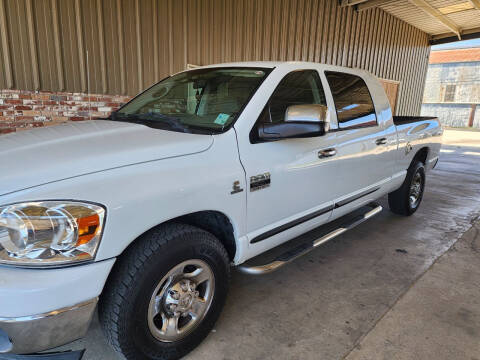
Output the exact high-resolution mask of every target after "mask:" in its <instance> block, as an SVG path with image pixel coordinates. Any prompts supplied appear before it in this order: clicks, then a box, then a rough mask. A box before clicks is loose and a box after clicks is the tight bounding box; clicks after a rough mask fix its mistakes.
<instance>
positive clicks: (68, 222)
mask: <svg viewBox="0 0 480 360" xmlns="http://www.w3.org/2000/svg"><path fill="white" fill-rule="evenodd" d="M104 218H105V209H104V208H103V207H101V206H98V205H94V204H89V203H82V202H75V201H41V202H29V203H21V204H13V205H6V206H2V207H0V264H12V265H20V266H30V265H33V266H49V265H61V264H70V263H72V262H79V261H87V260H92V259H93V258H94V257H95V253H96V251H97V248H98V244H99V243H100V238H101V235H102V228H103V221H104Z"/></svg>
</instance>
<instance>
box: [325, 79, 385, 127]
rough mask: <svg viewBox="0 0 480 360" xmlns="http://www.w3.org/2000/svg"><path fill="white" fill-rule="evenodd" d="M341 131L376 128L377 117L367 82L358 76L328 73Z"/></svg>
mask: <svg viewBox="0 0 480 360" xmlns="http://www.w3.org/2000/svg"><path fill="white" fill-rule="evenodd" d="M325 76H326V78H327V81H328V85H329V86H330V90H331V92H332V97H333V102H334V103H335V110H336V112H337V121H338V128H339V130H347V129H355V128H363V127H370V126H376V125H377V124H378V123H377V116H376V114H375V106H374V104H373V100H372V96H371V95H370V91H369V90H368V86H367V84H366V83H365V81H364V80H363V79H362V78H361V77H359V76H356V75H352V74H347V73H343V72H336V71H326V72H325Z"/></svg>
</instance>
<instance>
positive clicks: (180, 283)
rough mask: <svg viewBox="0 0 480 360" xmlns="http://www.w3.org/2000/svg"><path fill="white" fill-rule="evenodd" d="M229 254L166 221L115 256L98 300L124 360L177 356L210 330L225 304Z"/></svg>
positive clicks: (206, 237)
mask: <svg viewBox="0 0 480 360" xmlns="http://www.w3.org/2000/svg"><path fill="white" fill-rule="evenodd" d="M229 266H230V265H229V259H228V255H227V252H226V250H225V249H224V247H223V246H222V244H221V243H220V242H219V241H218V240H217V239H216V238H215V237H214V236H213V235H212V234H210V233H208V232H206V231H203V230H201V229H199V228H196V227H193V226H190V225H185V224H167V225H164V226H161V227H159V228H157V229H154V230H152V231H150V232H149V233H147V234H146V235H144V236H143V237H142V238H140V239H138V240H137V241H136V243H134V244H133V245H132V247H131V248H129V249H128V250H127V251H126V253H125V254H124V255H122V257H121V258H120V259H119V260H118V263H117V264H116V266H115V268H114V271H113V273H112V276H111V278H110V279H109V281H108V284H107V287H106V289H105V291H104V294H103V295H102V299H101V301H100V308H99V314H100V320H101V323H102V326H103V329H104V331H105V333H106V335H107V338H108V340H109V342H110V343H111V344H112V345H113V347H114V348H115V350H117V351H119V352H121V353H122V354H123V355H124V356H125V358H127V359H128V360H133V359H152V360H173V359H178V358H180V357H182V356H184V355H186V354H187V353H188V352H190V351H191V350H193V349H194V348H195V347H196V346H197V345H198V344H199V343H200V342H201V341H202V340H203V339H204V338H205V337H206V336H207V335H208V334H209V332H210V331H211V329H212V328H213V326H214V324H215V321H216V320H217V318H218V316H219V315H220V312H221V310H222V308H223V305H224V303H225V299H226V295H227V291H228V280H229V271H230V268H229Z"/></svg>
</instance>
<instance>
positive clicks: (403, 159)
mask: <svg viewBox="0 0 480 360" xmlns="http://www.w3.org/2000/svg"><path fill="white" fill-rule="evenodd" d="M396 129H397V134H398V152H397V156H398V158H397V171H402V170H407V169H408V167H409V166H410V164H411V162H412V160H413V158H414V157H415V155H416V154H417V153H418V151H419V150H421V149H422V148H428V156H427V161H426V168H427V170H430V169H431V168H432V167H433V166H434V165H435V163H436V161H437V160H438V156H439V153H440V148H441V146H442V136H443V129H442V127H441V125H440V122H439V121H438V119H436V118H434V119H428V120H419V121H415V122H412V123H409V124H400V125H396Z"/></svg>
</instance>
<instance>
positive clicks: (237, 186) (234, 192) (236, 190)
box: [230, 180, 243, 195]
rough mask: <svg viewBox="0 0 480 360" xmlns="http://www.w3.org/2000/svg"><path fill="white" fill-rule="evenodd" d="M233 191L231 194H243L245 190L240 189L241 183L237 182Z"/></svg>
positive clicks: (234, 183)
mask: <svg viewBox="0 0 480 360" xmlns="http://www.w3.org/2000/svg"><path fill="white" fill-rule="evenodd" d="M232 189H233V190H232V191H231V192H230V194H232V195H233V194H236V193H239V192H242V191H243V189H242V188H241V187H240V181H238V180H236V181H234V182H233V186H232Z"/></svg>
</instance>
